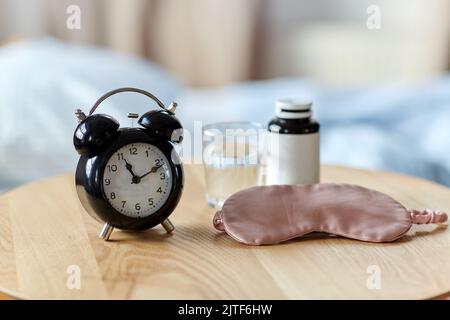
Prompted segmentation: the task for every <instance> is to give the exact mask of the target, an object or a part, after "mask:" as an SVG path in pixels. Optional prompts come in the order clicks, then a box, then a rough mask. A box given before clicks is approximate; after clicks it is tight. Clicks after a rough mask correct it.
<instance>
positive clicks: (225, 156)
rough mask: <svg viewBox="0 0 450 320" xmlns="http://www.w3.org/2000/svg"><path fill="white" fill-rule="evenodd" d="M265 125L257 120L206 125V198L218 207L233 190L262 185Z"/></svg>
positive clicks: (204, 158) (204, 160)
mask: <svg viewBox="0 0 450 320" xmlns="http://www.w3.org/2000/svg"><path fill="white" fill-rule="evenodd" d="M263 131H264V130H263V127H262V126H261V125H260V124H259V123H256V122H222V123H214V124H210V125H207V126H204V127H203V165H204V168H205V179H206V200H207V201H208V204H209V205H210V206H212V207H214V208H221V207H222V205H223V202H224V201H225V200H226V199H227V198H228V197H229V196H230V195H232V194H233V193H235V192H237V191H240V190H242V189H245V188H248V187H252V186H255V185H258V184H261V172H260V163H261V150H262V149H261V147H262V145H263V143H262V137H263V134H262V133H263Z"/></svg>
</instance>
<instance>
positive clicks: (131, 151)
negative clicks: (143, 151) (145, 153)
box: [128, 147, 138, 155]
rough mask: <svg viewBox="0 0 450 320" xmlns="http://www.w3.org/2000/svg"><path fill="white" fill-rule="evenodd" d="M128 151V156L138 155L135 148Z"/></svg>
mask: <svg viewBox="0 0 450 320" xmlns="http://www.w3.org/2000/svg"><path fill="white" fill-rule="evenodd" d="M128 150H130V154H131V155H136V154H138V153H137V148H136V147H133V148H130V149H128Z"/></svg>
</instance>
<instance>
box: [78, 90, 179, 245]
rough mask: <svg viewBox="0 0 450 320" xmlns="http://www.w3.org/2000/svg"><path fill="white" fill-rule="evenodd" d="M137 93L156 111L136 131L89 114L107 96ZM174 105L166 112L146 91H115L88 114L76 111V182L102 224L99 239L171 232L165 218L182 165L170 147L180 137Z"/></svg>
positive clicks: (176, 192)
mask: <svg viewBox="0 0 450 320" xmlns="http://www.w3.org/2000/svg"><path fill="white" fill-rule="evenodd" d="M120 92H136V93H140V94H143V95H145V96H147V97H149V98H150V99H152V100H153V101H154V102H156V104H157V105H158V107H159V110H150V111H148V112H146V113H145V114H143V115H142V116H141V117H140V118H139V115H137V114H135V113H128V117H129V118H132V119H135V118H136V119H137V118H139V120H138V124H139V127H122V128H121V127H120V124H119V123H118V122H117V120H115V119H114V118H113V117H111V116H109V115H106V114H93V113H94V111H95V110H96V109H97V107H98V106H99V105H100V103H102V102H103V101H104V100H105V99H107V98H108V97H110V96H112V95H114V94H117V93H120ZM176 106H177V105H176V103H174V102H173V103H172V104H171V105H170V106H169V107H168V108H166V107H165V106H164V104H163V103H162V102H161V101H160V100H159V99H158V98H156V97H155V96H154V95H153V94H151V93H150V92H147V91H145V90H141V89H137V88H119V89H116V90H113V91H110V92H108V93H106V94H105V95H103V96H102V97H100V98H99V99H98V100H97V102H96V103H95V104H94V106H93V107H92V109H91V110H90V112H89V115H88V116H86V115H85V114H84V113H83V112H82V111H81V110H80V109H77V111H76V112H75V114H76V116H77V118H78V121H79V124H78V126H77V128H76V129H75V133H74V137H73V144H74V146H75V149H76V151H77V152H78V153H79V154H80V155H81V157H80V160H79V161H78V165H77V169H76V173H75V184H76V190H77V194H78V197H79V199H80V202H81V204H82V205H83V207H84V209H85V210H86V211H87V212H88V213H89V214H90V215H91V216H92V217H94V218H96V219H97V220H100V221H102V222H104V223H105V224H104V226H103V228H102V230H101V232H100V237H101V238H102V239H104V240H108V239H109V237H110V235H111V233H112V231H113V229H114V228H118V229H123V230H144V229H148V228H152V227H154V226H156V225H158V224H162V226H163V227H164V228H165V230H166V231H167V232H168V233H170V232H172V231H173V230H174V226H173V224H172V223H171V222H170V220H169V219H168V217H169V215H170V214H171V213H172V212H173V210H174V209H175V207H176V206H177V204H178V201H179V200H180V197H181V193H182V190H183V181H184V178H183V167H182V164H181V160H180V158H179V156H178V154H177V152H176V150H175V148H174V144H177V143H181V141H182V139H183V134H182V130H183V128H182V126H181V123H180V121H179V120H178V119H177V118H176V117H175V109H176Z"/></svg>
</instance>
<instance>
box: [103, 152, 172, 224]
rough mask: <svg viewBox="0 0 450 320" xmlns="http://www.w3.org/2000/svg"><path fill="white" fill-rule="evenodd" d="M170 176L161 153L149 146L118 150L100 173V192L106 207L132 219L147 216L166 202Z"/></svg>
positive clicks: (170, 183)
mask: <svg viewBox="0 0 450 320" xmlns="http://www.w3.org/2000/svg"><path fill="white" fill-rule="evenodd" d="M172 183H173V176H172V171H171V167H170V164H169V162H168V159H167V157H166V156H165V155H164V153H163V152H162V151H161V150H160V149H158V148H157V147H156V146H154V145H152V144H148V143H131V144H128V145H125V146H123V147H121V148H120V149H118V150H117V151H116V152H115V153H114V154H113V155H112V156H111V157H110V159H109V160H108V162H107V164H106V166H105V171H104V173H103V192H104V196H105V198H106V199H107V201H108V202H109V204H110V205H111V206H112V207H113V208H114V209H116V210H117V211H118V212H120V213H121V214H123V215H125V216H128V217H131V218H144V217H148V216H150V215H151V214H153V213H154V212H156V211H158V210H159V209H160V208H161V207H162V206H163V205H164V204H165V203H166V201H167V198H168V197H169V194H170V191H171V189H172Z"/></svg>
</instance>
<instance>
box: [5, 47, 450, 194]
mask: <svg viewBox="0 0 450 320" xmlns="http://www.w3.org/2000/svg"><path fill="white" fill-rule="evenodd" d="M0 70H1V72H0V87H1V88H2V89H1V91H2V92H1V93H2V94H1V95H0V150H1V152H0V168H1V169H0V190H7V189H8V188H11V187H13V186H16V185H19V184H22V183H25V182H27V181H31V180H34V179H38V178H42V177H46V176H49V175H56V174H59V173H62V172H66V171H70V170H73V169H74V166H75V164H76V161H77V155H76V153H75V151H74V150H73V147H72V133H73V129H74V127H75V125H76V121H75V117H74V116H73V110H74V109H75V108H78V107H81V108H82V109H84V110H85V111H87V109H88V108H89V107H90V105H91V104H92V103H93V102H94V101H95V100H96V99H97V98H98V97H99V96H100V95H101V94H103V93H105V92H106V91H108V90H110V89H113V88H117V87H121V86H137V87H142V88H145V89H148V90H150V91H152V92H153V93H155V94H156V95H157V96H159V97H160V98H161V99H162V100H163V101H164V102H165V103H169V102H171V101H177V102H178V103H179V109H178V110H179V111H178V116H179V117H180V119H181V120H182V122H183V123H184V125H185V127H186V128H187V129H188V130H190V131H191V132H192V131H193V129H194V122H195V121H202V122H203V123H208V122H214V121H225V120H252V121H259V122H261V123H267V122H268V120H269V119H270V118H271V117H272V115H273V104H274V101H275V100H276V99H278V98H282V97H297V96H309V97H311V98H312V99H313V100H314V114H315V117H316V118H317V119H318V120H319V121H320V123H321V125H322V142H321V143H322V144H321V148H322V149H321V151H322V161H323V162H327V163H338V164H345V165H351V166H357V167H363V168H370V169H382V170H391V171H399V172H403V173H407V174H412V175H416V176H420V177H424V178H427V179H431V180H434V181H437V182H440V183H443V184H447V185H450V154H449V150H450V90H449V88H450V77H442V78H439V79H435V80H433V81H429V82H427V83H421V84H415V85H403V84H400V83H386V84H385V85H382V86H377V87H360V88H352V89H345V90H344V89H332V88H327V87H325V86H321V85H319V84H317V83H314V82H313V81H309V80H307V79H298V78H290V79H273V80H266V81H252V82H244V83H239V84H235V85H232V86H227V87H222V88H219V89H192V88H188V87H185V86H183V85H182V84H181V83H180V82H179V81H178V80H177V79H176V78H175V77H173V76H172V75H171V74H169V73H168V72H166V71H164V70H162V69H161V68H160V67H158V66H157V65H155V64H152V63H150V62H148V61H145V60H142V59H139V58H136V57H132V56H126V55H121V54H117V53H113V52H110V51H107V50H105V49H101V48H94V47H86V46H81V45H75V44H66V43H62V42H58V41H56V40H53V39H48V38H46V39H41V40H35V41H28V42H19V43H15V44H11V45H8V46H5V47H2V48H0ZM148 107H149V105H148V102H147V100H146V99H145V98H141V97H139V96H132V95H122V96H117V97H114V98H113V99H111V101H110V102H109V103H108V104H106V105H105V106H103V110H102V109H100V112H105V113H111V114H112V115H113V116H115V117H117V118H118V119H119V120H120V121H121V122H122V124H125V125H127V124H129V120H128V119H126V117H125V115H126V112H129V111H133V112H138V113H142V112H143V111H144V110H147V109H148Z"/></svg>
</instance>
